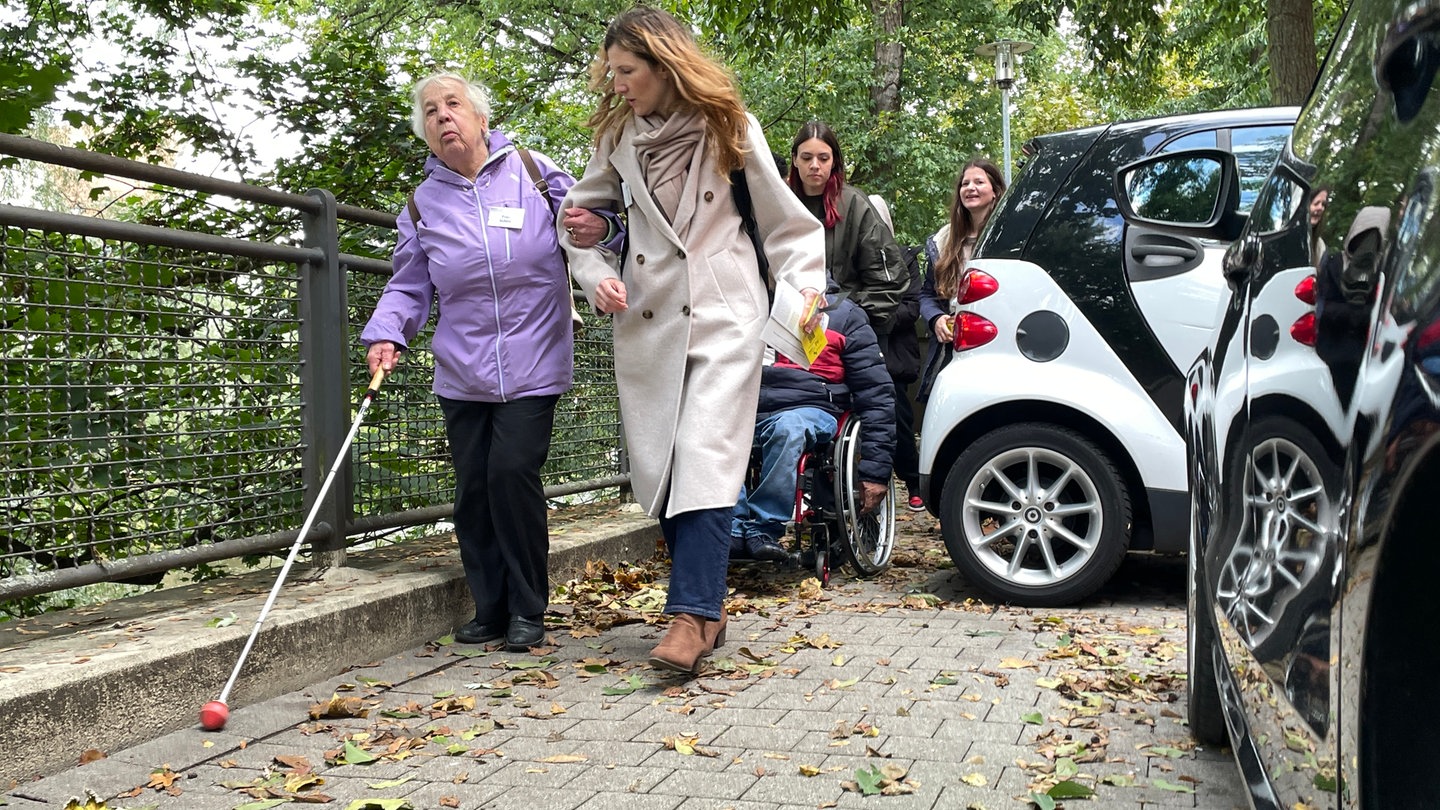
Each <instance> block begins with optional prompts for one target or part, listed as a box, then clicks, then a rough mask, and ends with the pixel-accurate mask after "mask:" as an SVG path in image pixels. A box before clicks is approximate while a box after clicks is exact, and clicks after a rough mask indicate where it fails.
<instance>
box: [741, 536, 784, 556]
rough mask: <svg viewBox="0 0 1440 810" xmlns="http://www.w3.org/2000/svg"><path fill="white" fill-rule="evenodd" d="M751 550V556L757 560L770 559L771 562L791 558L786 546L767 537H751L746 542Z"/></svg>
mask: <svg viewBox="0 0 1440 810" xmlns="http://www.w3.org/2000/svg"><path fill="white" fill-rule="evenodd" d="M745 545H746V548H748V549H749V551H750V557H751V558H752V559H756V560H769V561H770V562H784V561H785V560H788V559H790V553H789V552H787V551H786V550H785V547H784V546H782V545H780V544H779V543H777V542H775V541H774V540H771V539H769V538H766V537H751V538H749V540H747V541H746V543H745Z"/></svg>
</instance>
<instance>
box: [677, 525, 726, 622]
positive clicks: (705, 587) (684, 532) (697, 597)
mask: <svg viewBox="0 0 1440 810" xmlns="http://www.w3.org/2000/svg"><path fill="white" fill-rule="evenodd" d="M660 512H661V515H662V517H661V518H660V532H661V533H662V534H664V535H665V546H666V548H668V549H669V550H670V589H669V595H668V596H667V597H666V599H665V612H666V613H672V614H673V613H689V614H690V615H692V616H704V617H705V618H707V619H710V620H712V621H719V620H720V614H721V612H722V611H723V610H724V609H725V592H726V590H727V586H726V584H725V576H726V574H727V573H728V571H729V568H730V538H729V536H727V535H726V533H725V528H726V526H727V524H728V523H729V521H730V510H729V509H724V508H720V509H697V510H695V511H693V512H681V513H680V514H678V515H676V516H675V517H673V518H667V517H663V515H664V512H665V510H664V508H663V507H662V508H661V510H660Z"/></svg>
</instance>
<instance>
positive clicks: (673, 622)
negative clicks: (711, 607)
mask: <svg viewBox="0 0 1440 810" xmlns="http://www.w3.org/2000/svg"><path fill="white" fill-rule="evenodd" d="M707 624H719V622H707V621H706V620H705V619H702V618H701V617H699V616H693V615H691V614H689V613H676V614H675V615H674V617H672V618H671V619H670V629H669V630H666V631H665V637H664V638H662V639H660V643H659V644H656V645H655V649H653V650H651V651H650V666H652V667H656V668H657V669H669V670H673V671H675V672H688V673H690V674H691V675H694V674H695V673H696V672H697V671H698V670H699V669H700V658H701V657H702V656H704V655H705V653H707V652H709V651H710V645H709V644H708V643H707V642H708V641H709V639H708V638H707V634H706V632H705V631H706V625H707Z"/></svg>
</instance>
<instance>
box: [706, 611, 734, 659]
mask: <svg viewBox="0 0 1440 810" xmlns="http://www.w3.org/2000/svg"><path fill="white" fill-rule="evenodd" d="M729 623H730V617H729V615H727V614H726V613H725V611H724V609H721V611H720V620H719V621H710V620H706V622H705V643H706V644H709V645H710V649H711V650H718V649H719V648H721V647H723V646H725V625H727V624H729Z"/></svg>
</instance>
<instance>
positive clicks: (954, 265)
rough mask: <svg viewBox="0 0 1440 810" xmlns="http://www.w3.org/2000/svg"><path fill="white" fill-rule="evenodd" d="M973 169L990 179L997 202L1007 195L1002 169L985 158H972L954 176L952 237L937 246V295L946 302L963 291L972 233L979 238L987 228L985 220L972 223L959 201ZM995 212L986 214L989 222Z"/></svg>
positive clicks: (967, 210)
mask: <svg viewBox="0 0 1440 810" xmlns="http://www.w3.org/2000/svg"><path fill="white" fill-rule="evenodd" d="M971 169H979V170H981V171H983V172H985V176H986V177H988V178H990V186H991V187H992V188H994V189H995V200H996V202H999V200H1000V197H1001V196H1002V195H1004V194H1005V175H1003V174H1001V172H1000V167H998V166H996V165H995V164H994V163H991V162H990V161H988V160H986V159H985V158H982V157H977V158H971V159H970V160H969V161H968V162H966V164H965V165H964V166H961V167H960V172H959V173H958V174H956V175H955V193H954V196H952V197H951V199H950V237H949V239H947V240H946V242H945V244H944V245H937V247H939V248H940V258H939V261H937V262H936V263H935V292H937V293H939V294H940V295H941V296H942V297H945V298H948V297H950V296H952V295H954V294H955V291H956V290H958V289H959V287H960V273H961V271H962V270H964V264H965V254H964V243H965V240H966V239H968V238H969V237H970V233H971V232H972V231H973V232H974V233H975V235H976V236H979V235H980V230H981V229H982V228H984V227H985V220H981V221H980V222H974V221H972V220H971V217H970V209H968V208H966V207H965V206H964V204H963V203H961V201H960V186H961V185H962V184H963V183H964V182H965V173H966V172H968V171H970V170H971ZM994 210H995V206H994V204H993V203H992V204H991V207H990V210H989V211H987V212H985V219H986V220H988V219H989V218H990V214H991V213H993V212H994Z"/></svg>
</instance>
